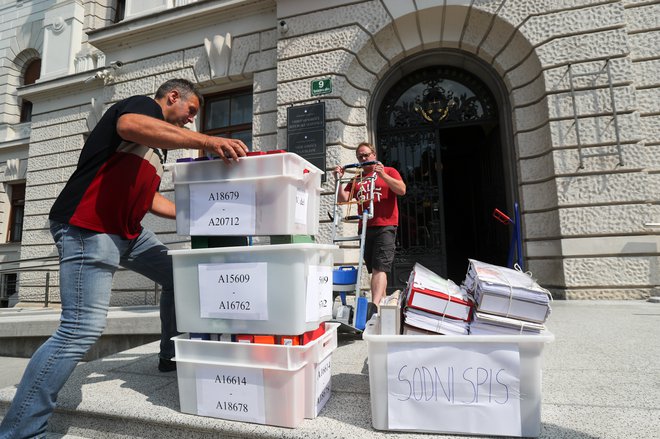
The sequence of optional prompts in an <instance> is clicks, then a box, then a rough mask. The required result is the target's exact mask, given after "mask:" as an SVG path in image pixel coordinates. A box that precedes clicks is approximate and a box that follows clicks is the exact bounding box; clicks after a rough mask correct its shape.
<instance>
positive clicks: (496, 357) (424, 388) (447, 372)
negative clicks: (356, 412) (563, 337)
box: [387, 343, 533, 436]
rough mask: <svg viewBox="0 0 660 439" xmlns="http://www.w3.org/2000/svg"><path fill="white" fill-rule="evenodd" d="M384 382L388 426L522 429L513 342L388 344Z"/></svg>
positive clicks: (490, 431) (501, 432)
mask: <svg viewBox="0 0 660 439" xmlns="http://www.w3.org/2000/svg"><path fill="white" fill-rule="evenodd" d="M387 381H388V382H387V389H388V392H387V409H388V410H387V411H388V413H387V416H388V426H389V428H391V429H393V430H426V431H438V432H455V433H467V434H481V435H498V436H521V434H522V433H521V429H522V426H521V418H520V398H521V395H520V354H519V350H518V346H517V344H515V343H447V344H442V345H434V344H430V343H405V344H404V343H389V345H388V352H387ZM525 396H526V397H527V398H532V397H533V396H532V395H525ZM527 403H528V404H532V403H533V401H527Z"/></svg>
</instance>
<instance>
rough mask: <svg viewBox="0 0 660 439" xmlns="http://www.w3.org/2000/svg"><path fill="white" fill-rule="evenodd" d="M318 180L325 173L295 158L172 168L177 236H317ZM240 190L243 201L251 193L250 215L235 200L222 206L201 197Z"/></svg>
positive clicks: (264, 157) (273, 157) (245, 159)
mask: <svg viewBox="0 0 660 439" xmlns="http://www.w3.org/2000/svg"><path fill="white" fill-rule="evenodd" d="M322 174H323V171H321V170H320V169H318V168H317V167H315V166H314V165H312V164H311V163H310V162H308V161H307V160H305V159H303V158H302V157H300V156H298V155H297V154H293V153H278V154H266V155H259V156H252V157H242V158H240V159H239V161H238V163H231V164H229V165H226V164H225V163H224V162H223V161H222V160H207V161H193V162H181V163H176V164H174V165H172V179H173V182H174V189H175V202H176V230H177V233H178V234H179V235H190V236H200V235H201V236H213V235H224V236H232V235H233V236H236V235H316V234H317V232H318V226H319V210H320V208H319V206H320V194H321V175H322ZM240 188H242V190H243V191H244V192H242V195H243V197H242V198H241V200H245V199H247V197H248V196H250V193H251V195H253V196H254V200H253V203H252V202H251V203H249V204H250V205H251V206H252V207H253V211H252V213H246V212H245V211H243V210H240V209H237V204H236V203H238V200H234V199H233V198H232V199H228V201H224V202H223V203H225V204H223V205H222V206H221V205H220V204H219V203H220V202H219V201H213V202H211V201H208V198H207V197H206V196H205V194H206V193H207V192H209V191H215V190H220V191H223V192H224V193H225V194H226V193H228V192H227V191H229V192H232V191H233V190H237V189H240ZM203 195H204V196H203ZM191 198H192V203H193V204H194V205H191ZM223 199H224V197H223ZM239 217H240V218H239ZM234 218H236V219H240V222H241V226H238V225H234V222H233V221H234ZM219 219H220V220H222V222H219ZM247 223H250V224H252V225H253V227H252V226H250V227H249V230H248V231H246V230H245V228H244V227H247ZM209 225H212V226H209ZM205 226H209V227H205ZM199 227H201V228H202V229H201V230H200V228H199Z"/></svg>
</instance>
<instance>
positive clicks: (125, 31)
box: [87, 0, 276, 52]
mask: <svg viewBox="0 0 660 439" xmlns="http://www.w3.org/2000/svg"><path fill="white" fill-rule="evenodd" d="M275 6H276V5H275V1H274V0H203V1H198V2H195V3H190V4H187V5H185V6H179V7H176V8H172V9H167V10H165V11H161V12H157V13H155V14H149V15H145V16H140V17H135V18H130V19H127V20H125V21H121V22H119V23H117V24H114V25H112V26H108V27H104V28H102V29H97V30H93V31H90V32H88V33H87V35H88V36H89V40H88V41H89V43H90V44H92V45H93V46H94V47H96V48H97V49H99V50H101V51H103V52H111V51H114V50H117V49H119V48H123V47H132V46H136V45H140V44H141V43H144V42H149V41H153V40H157V39H159V38H161V37H163V36H172V35H176V34H182V33H186V32H190V31H194V30H196V29H199V28H202V27H204V26H209V25H213V24H215V23H218V19H220V20H221V21H223V22H226V21H231V20H235V19H237V18H240V17H245V16H249V15H255V14H258V13H260V12H262V11H266V10H270V9H273V8H275Z"/></svg>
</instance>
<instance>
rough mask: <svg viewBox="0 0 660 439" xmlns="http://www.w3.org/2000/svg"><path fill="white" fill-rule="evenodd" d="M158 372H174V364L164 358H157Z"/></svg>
mask: <svg viewBox="0 0 660 439" xmlns="http://www.w3.org/2000/svg"><path fill="white" fill-rule="evenodd" d="M158 370H159V371H161V372H173V371H175V370H176V362H175V361H172V360H168V359H166V358H159V359H158Z"/></svg>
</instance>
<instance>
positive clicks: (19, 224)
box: [7, 183, 25, 242]
mask: <svg viewBox="0 0 660 439" xmlns="http://www.w3.org/2000/svg"><path fill="white" fill-rule="evenodd" d="M9 188H10V190H11V194H10V196H11V210H10V212H9V236H8V239H7V242H21V239H22V238H23V212H24V211H25V183H23V184H12V185H11V186H9Z"/></svg>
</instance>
